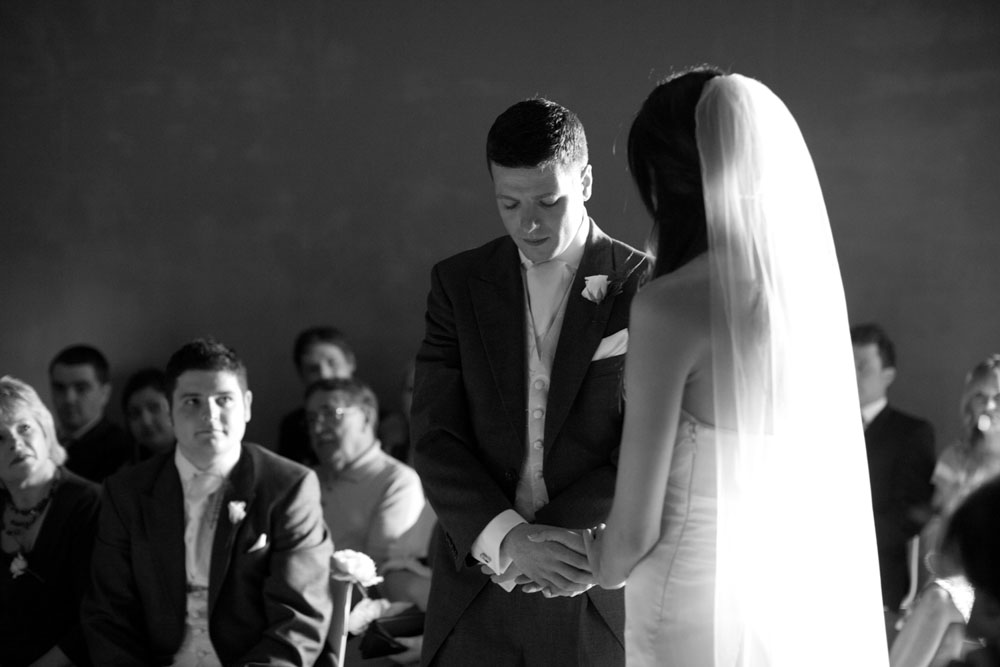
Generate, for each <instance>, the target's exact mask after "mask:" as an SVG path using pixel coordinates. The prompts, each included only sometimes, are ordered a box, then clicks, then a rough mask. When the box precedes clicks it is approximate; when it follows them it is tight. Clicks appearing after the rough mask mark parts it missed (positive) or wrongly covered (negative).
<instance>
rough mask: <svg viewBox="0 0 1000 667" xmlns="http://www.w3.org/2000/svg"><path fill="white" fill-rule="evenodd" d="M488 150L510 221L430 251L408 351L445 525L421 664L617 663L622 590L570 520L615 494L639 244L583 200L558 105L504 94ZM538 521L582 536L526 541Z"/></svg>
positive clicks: (585, 517)
mask: <svg viewBox="0 0 1000 667" xmlns="http://www.w3.org/2000/svg"><path fill="white" fill-rule="evenodd" d="M487 160H488V166H489V170H490V175H491V176H492V178H493V187H494V195H495V198H496V204H497V208H498V210H499V213H500V218H501V220H502V222H503V224H504V228H505V230H506V232H507V234H506V235H505V236H502V237H500V238H498V239H496V240H494V241H491V242H490V243H487V244H486V245H483V246H481V247H479V248H476V249H474V250H469V251H467V252H464V253H460V254H458V255H456V256H454V257H451V258H449V259H446V260H444V261H443V262H441V263H439V264H438V265H437V266H436V267H434V270H433V274H432V284H431V291H430V296H429V297H428V303H427V316H426V335H425V338H424V341H423V344H422V346H421V348H420V351H419V353H418V355H417V361H416V381H415V386H414V397H413V408H412V439H413V442H414V443H415V466H416V468H417V471H418V472H419V473H420V475H421V478H422V480H423V483H424V488H425V491H426V494H427V496H428V498H429V500H430V502H431V505H432V507H433V508H434V510H435V512H436V513H437V516H438V519H439V521H440V526H441V528H442V530H441V531H439V534H438V536H437V538H436V543H435V545H434V546H433V548H432V551H433V556H432V560H433V564H434V575H433V577H432V584H431V594H430V600H429V602H428V610H427V625H426V628H425V634H424V651H423V663H424V664H433V665H438V666H442V667H443V666H447V665H470V664H497V665H500V664H520V665H573V666H576V665H621V664H623V663H624V649H623V646H624V639H623V631H624V604H623V603H624V600H623V593H622V591H621V590H617V591H605V590H601V589H599V588H593V587H592V584H593V577H592V574H591V573H590V571H589V568H588V565H587V559H586V556H585V555H584V548H583V543H582V538H580V536H579V532H572V531H573V530H574V529H577V531H578V529H582V528H587V527H590V526H593V525H596V524H598V523H600V522H601V521H603V520H604V519H605V517H606V516H607V512H608V510H609V509H610V505H611V500H612V496H613V495H614V483H615V474H616V469H615V464H616V460H617V449H618V446H619V440H620V436H621V423H622V397H621V395H620V375H621V371H622V367H623V361H624V353H625V350H626V348H627V342H628V329H627V324H628V313H629V304H630V302H631V298H632V296H633V294H634V293H635V290H636V287H637V285H638V281H639V277H640V275H641V274H642V273H643V270H644V268H645V266H646V261H647V258H646V256H645V255H644V254H643V253H642V252H639V251H637V250H635V249H633V248H630V247H628V246H626V245H625V244H623V243H620V242H618V241H615V240H613V239H611V238H609V237H608V236H606V235H605V234H604V233H603V232H602V231H601V230H600V229H599V228H598V227H597V225H596V224H594V222H593V220H591V219H590V217H589V216H588V215H587V211H586V208H585V206H584V204H585V202H586V201H587V200H588V199H589V198H590V195H591V188H592V184H593V174H592V170H591V166H590V164H589V162H588V157H587V144H586V137H585V135H584V131H583V127H582V125H581V124H580V121H579V119H578V118H577V117H576V116H575V115H574V114H573V113H572V112H570V111H569V110H568V109H565V108H564V107H561V106H559V105H558V104H555V103H553V102H550V101H547V100H543V99H532V100H525V101H523V102H519V103H517V104H515V105H513V106H512V107H510V108H509V109H507V110H506V111H505V112H504V113H503V114H501V115H500V116H499V117H498V118H497V119H496V121H495V122H494V124H493V127H492V128H491V129H490V132H489V135H488V137H487ZM543 526H552V527H557V528H562V529H565V530H566V531H567V534H568V535H569V536H570V539H569V540H567V541H568V542H569V543H570V544H573V543H576V544H577V547H578V548H577V549H573V548H570V547H567V546H564V545H563V544H560V543H558V542H555V541H549V542H533V541H532V540H531V539H530V538H531V536H532V534H533V533H534V532H535V531H537V530H539V529H540V528H541V527H543ZM539 591H541V592H539Z"/></svg>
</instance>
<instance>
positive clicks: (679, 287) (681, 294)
mask: <svg viewBox="0 0 1000 667" xmlns="http://www.w3.org/2000/svg"><path fill="white" fill-rule="evenodd" d="M708 285H709V282H708V262H707V261H706V260H705V258H704V256H701V257H697V258H695V259H694V260H692V261H691V262H688V263H687V264H685V265H684V266H682V267H681V268H679V269H677V270H676V271H674V272H673V273H669V274H667V275H664V276H660V277H659V278H656V279H655V280H652V281H651V282H649V283H647V284H646V285H645V286H643V288H642V289H641V290H640V291H639V293H638V294H636V295H635V298H634V299H633V300H632V318H633V321H634V322H635V323H642V322H648V323H649V324H651V325H655V326H661V327H662V326H668V327H670V328H671V329H677V328H688V327H692V328H695V329H698V330H701V329H703V328H704V327H707V325H708V322H709V291H708Z"/></svg>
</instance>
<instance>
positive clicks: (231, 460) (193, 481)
mask: <svg viewBox="0 0 1000 667" xmlns="http://www.w3.org/2000/svg"><path fill="white" fill-rule="evenodd" d="M241 450H242V448H241V447H236V448H234V449H233V450H232V451H229V452H226V454H225V455H224V456H223V457H222V458H221V459H220V460H218V461H215V462H214V463H213V465H212V466H211V467H210V468H209V469H208V470H201V469H200V468H197V467H196V466H195V465H194V464H193V463H191V462H190V461H188V460H187V458H185V456H184V455H183V454H181V450H180V447H177V448H175V449H174V464H175V465H176V466H177V472H178V473H179V474H180V478H181V488H182V489H183V490H184V571H185V573H186V575H187V616H186V619H185V628H184V641H183V643H182V644H181V649H180V651H178V653H177V655H176V656H174V663H173V665H174V667H216V666H217V665H221V662H220V660H219V657H218V655H217V654H216V653H215V649H214V647H213V646H212V640H211V638H210V637H209V633H208V582H209V575H210V569H211V559H212V542H213V541H214V539H215V526H216V523H217V522H218V518H219V510H220V505H221V504H222V499H223V496H224V495H225V493H224V491H223V487H224V485H225V483H226V478H227V477H229V473H230V472H232V470H233V468H234V467H236V463H237V462H238V461H239V459H240V451H241Z"/></svg>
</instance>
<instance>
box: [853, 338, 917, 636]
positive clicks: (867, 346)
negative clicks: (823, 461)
mask: <svg viewBox="0 0 1000 667" xmlns="http://www.w3.org/2000/svg"><path fill="white" fill-rule="evenodd" d="M851 342H852V343H853V346H854V365H855V372H856V373H857V381H858V397H859V398H860V400H861V417H862V420H863V421H864V427H865V445H866V449H867V452H868V477H869V482H870V484H871V493H872V509H873V511H874V514H875V540H876V543H877V545H878V558H879V570H880V572H881V577H882V604H883V607H884V609H885V613H886V629H887V632H888V634H889V635H890V639H891V636H892V635H893V634H894V628H895V624H896V620H897V619H898V617H899V606H900V603H901V602H902V601H903V598H904V597H905V596H906V594H907V593H908V592H909V590H910V570H909V563H908V557H907V554H908V551H907V542H908V541H909V540H910V539H911V538H913V537H914V536H916V535H917V534H918V533H919V532H920V529H921V528H922V527H923V524H924V522H925V521H926V520H927V516H928V515H929V513H930V500H931V494H932V493H933V488H932V486H931V473H932V471H933V470H934V460H935V451H934V429H933V427H932V426H931V425H930V423H928V422H927V421H925V420H923V419H919V418H917V417H914V416H912V415H909V414H906V413H905V412H903V411H901V410H898V409H896V408H895V407H893V406H892V405H889V400H888V398H887V392H888V389H889V386H890V385H891V384H892V383H893V381H894V380H895V379H896V349H895V346H894V345H893V343H892V341H891V340H890V339H889V337H888V336H887V335H886V333H885V331H883V330H882V328H881V327H879V326H878V325H876V324H862V325H858V326H855V327H852V328H851Z"/></svg>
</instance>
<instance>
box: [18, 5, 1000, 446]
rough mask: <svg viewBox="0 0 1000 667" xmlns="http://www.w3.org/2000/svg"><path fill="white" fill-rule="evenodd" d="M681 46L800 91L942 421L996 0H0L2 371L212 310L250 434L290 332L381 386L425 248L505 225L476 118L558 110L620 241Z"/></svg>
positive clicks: (191, 325) (985, 164) (992, 160)
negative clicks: (251, 408)
mask: <svg viewBox="0 0 1000 667" xmlns="http://www.w3.org/2000/svg"><path fill="white" fill-rule="evenodd" d="M699 62H711V63H714V64H717V65H720V66H723V67H726V68H730V69H731V70H733V71H738V72H741V73H745V74H749V75H752V76H755V77H757V78H759V79H761V80H763V81H764V82H765V83H767V84H768V85H769V86H770V87H771V88H772V89H773V90H775V91H776V92H777V93H778V94H779V95H780V96H781V97H782V98H783V99H784V100H785V101H786V103H787V104H788V106H789V107H790V108H791V110H792V112H793V113H794V114H795V115H796V116H797V118H798V119H799V121H800V124H801V126H802V129H803V133H804V134H805V136H806V140H807V141H808V142H809V144H810V146H811V148H812V151H813V155H814V158H815V161H816V164H817V168H818V171H819V174H820V178H821V181H822V182H823V185H824V191H825V194H826V198H827V203H828V207H829V210H830V215H831V220H832V223H833V226H834V235H835V238H836V241H837V245H838V249H839V252H840V259H841V266H842V270H843V275H844V282H845V286H846V289H847V296H848V303H849V308H850V312H851V316H852V318H853V319H855V320H856V321H859V320H869V319H877V320H880V321H881V322H883V323H884V324H885V325H886V326H887V327H888V329H889V330H890V332H891V333H892V334H894V336H895V338H896V339H897V341H898V345H899V351H900V358H901V367H900V376H899V380H898V385H897V387H896V388H895V391H894V392H893V396H894V397H895V399H896V400H897V402H898V403H900V404H901V405H902V406H903V407H906V408H909V409H911V410H912V411H915V412H918V413H921V414H924V415H927V416H928V417H930V418H932V420H933V421H934V422H935V424H936V425H937V427H938V429H939V434H940V437H941V438H942V439H944V438H947V437H949V436H951V435H953V434H954V433H955V429H956V422H957V417H956V413H957V398H958V393H959V390H960V387H961V383H962V375H963V373H964V371H965V369H967V368H968V367H969V366H970V365H971V364H972V363H973V362H974V361H976V360H977V359H979V358H980V357H982V356H983V355H985V354H986V353H987V352H990V351H996V350H1000V310H998V308H997V305H998V300H997V296H996V293H997V286H998V285H1000V268H998V267H997V264H996V258H997V256H998V254H1000V232H998V231H997V225H996V220H997V211H998V210H1000V177H998V174H1000V156H998V149H1000V5H998V4H997V3H996V2H995V1H993V0H965V1H963V2H944V1H935V2H931V1H928V0H919V1H909V0H889V1H886V2H846V3H844V2H821V1H817V2H810V3H805V2H791V1H789V2H781V1H772V0H756V1H753V2H740V3H737V2H721V1H714V2H713V1H709V2H705V1H698V0H690V1H684V2H668V1H666V0H650V1H641V2H639V1H637V2H626V3H598V2H580V1H577V2H572V3H555V2H514V1H508V2H504V3H476V2H468V1H467V0H455V1H447V2H430V1H425V2H403V1H399V2H379V1H367V2H361V1H358V2H320V1H310V2H262V1H260V0H231V1H221V0H220V1H213V2H195V1H193V0H189V1H175V2H167V1H164V2H156V3H133V2H127V1H125V0H118V1H115V0H89V1H82V0H64V1H62V2H53V1H45V0H42V1H36V0H5V2H4V3H2V4H0V86H2V88H0V156H2V157H0V224H2V233H0V239H2V241H0V244H2V248H3V250H2V257H3V274H4V278H3V285H2V287H0V313H2V316H0V372H2V373H12V374H15V375H18V376H21V377H23V378H24V379H26V380H28V381H29V382H32V383H34V384H36V385H38V386H39V387H40V389H42V390H43V391H42V393H43V395H47V391H46V390H45V385H46V381H45V367H46V365H47V363H48V360H49V359H50V358H51V356H52V355H53V354H54V352H55V351H56V350H58V349H59V348H61V347H63V346H65V345H67V344H70V343H74V342H79V341H87V342H91V343H93V344H96V345H98V346H99V347H101V348H103V349H104V350H105V351H106V352H107V353H108V355H109V356H110V358H111V360H112V364H113V366H114V371H115V373H114V375H115V379H116V380H117V381H118V382H119V383H121V382H122V381H124V378H125V377H126V376H127V374H128V373H130V372H131V371H133V370H135V369H136V368H137V367H139V366H142V365H146V364H150V363H154V364H160V365H162V364H163V363H164V362H165V361H166V358H167V356H168V355H169V353H170V352H171V351H172V350H173V349H175V348H176V347H177V346H178V345H179V344H180V343H182V342H184V341H186V340H187V339H189V338H191V337H193V336H195V335H199V334H204V333H212V334H214V335H216V336H218V337H219V338H221V339H222V340H224V341H226V342H228V343H230V344H232V345H234V346H235V347H237V348H238V349H239V350H240V352H241V353H242V354H243V355H244V356H245V357H246V358H247V361H248V363H249V365H250V370H251V384H252V386H253V388H254V390H255V393H256V401H255V408H256V410H255V416H254V421H253V423H252V424H251V429H250V434H251V435H252V436H253V437H255V438H257V439H259V440H262V441H265V442H271V441H272V440H273V437H274V433H275V431H276V424H277V420H278V418H279V416H280V415H281V414H282V413H283V412H284V411H285V410H286V409H288V408H289V407H291V406H293V405H294V404H295V403H296V402H297V400H298V392H299V387H298V384H297V382H296V378H295V375H294V371H293V367H292V364H291V360H290V350H289V348H290V347H291V342H292V339H293V337H294V335H295V333H296V332H297V331H298V330H299V329H301V328H302V327H304V326H307V325H310V324H313V323H317V322H331V323H334V324H336V325H339V326H340V327H342V328H343V329H344V330H346V331H347V333H348V334H349V335H350V337H351V338H352V339H353V340H354V341H355V343H356V345H357V349H358V353H359V358H360V374H361V375H362V376H364V377H366V378H368V379H369V380H370V381H371V382H372V383H373V384H374V385H375V387H376V389H377V390H378V391H379V392H380V394H381V395H382V396H383V399H384V402H385V403H386V404H387V405H388V406H389V407H394V406H395V405H397V403H398V401H397V396H396V394H397V385H398V376H399V372H400V369H401V368H402V366H403V365H404V363H405V361H406V360H407V358H408V357H409V356H410V355H411V354H412V353H413V352H414V351H415V348H416V346H417V345H418V343H419V339H420V336H421V333H422V326H423V325H422V316H423V307H424V299H425V295H426V291H427V288H428V284H429V282H428V277H429V269H430V267H431V265H432V263H433V262H434V261H435V260H436V259H438V258H442V257H444V256H446V255H448V254H451V253H453V252H456V251H458V250H460V249H463V248H465V247H469V246H471V245H474V244H479V243H480V242H483V241H486V240H488V239H490V238H492V237H494V236H496V235H498V234H500V233H501V232H502V228H501V226H500V224H499V221H498V218H497V215H496V213H495V210H494V208H493V203H492V195H491V187H490V182H489V178H488V176H487V173H486V170H485V167H484V163H483V142H484V138H485V134H486V130H487V129H488V127H489V125H490V123H491V122H492V119H493V118H494V117H495V116H496V115H497V114H498V113H499V112H500V111H502V110H503V109H504V108H506V106H508V105H509V104H511V103H512V102H514V101H516V100H517V99H519V98H522V97H526V96H530V95H534V94H543V95H546V96H548V97H551V98H553V99H555V100H557V101H559V102H561V103H563V104H565V105H566V106H568V107H570V108H572V109H574V110H575V111H576V112H577V113H578V114H579V115H580V117H581V118H582V119H583V121H584V124H585V125H586V127H587V130H588V134H589V138H590V146H591V159H592V162H593V165H594V171H595V196H594V198H593V199H592V201H591V205H590V211H591V214H592V215H593V216H594V217H595V218H596V219H597V220H598V221H599V223H600V224H601V225H602V226H603V227H604V228H605V230H606V231H608V232H610V233H612V234H614V235H617V236H619V237H621V238H623V239H624V240H626V241H628V242H631V243H633V244H641V243H642V242H643V239H644V236H645V233H646V229H647V221H646V219H645V217H644V215H643V212H642V211H641V207H640V206H639V205H638V202H637V199H636V197H635V195H634V193H633V191H632V189H631V185H630V183H629V181H628V177H627V174H626V172H625V164H624V138H625V135H626V133H627V130H628V125H629V122H630V118H631V115H632V114H633V113H634V111H635V109H636V108H637V107H638V104H639V103H640V101H641V100H642V99H643V97H644V96H645V95H646V93H647V92H648V91H649V89H650V88H651V87H652V85H653V83H654V82H655V81H656V80H657V79H658V78H660V77H662V76H664V75H666V74H668V73H669V72H670V71H671V70H672V69H675V68H682V67H684V66H686V65H689V64H694V63H699ZM817 353H818V354H821V353H822V351H821V350H817ZM816 382H817V403H818V404H817V422H818V423H821V422H822V414H823V412H822V404H821V401H820V396H821V385H822V382H823V378H816ZM115 400H116V402H117V396H116V398H115Z"/></svg>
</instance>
